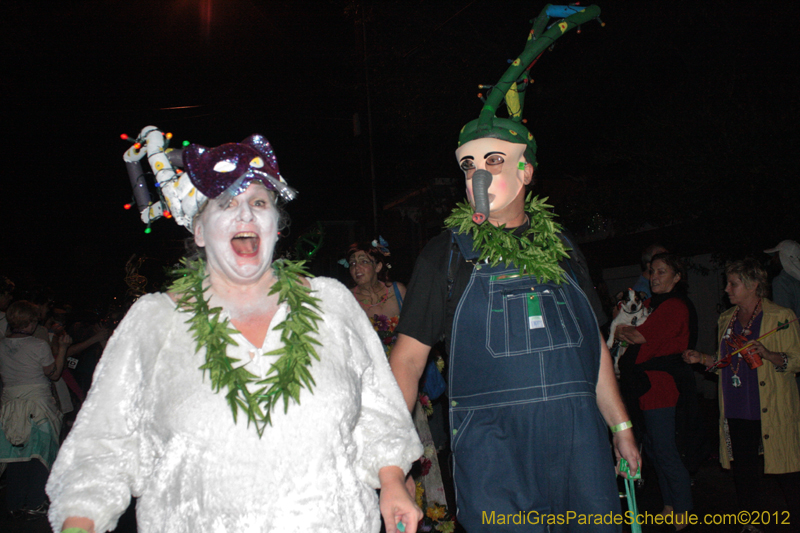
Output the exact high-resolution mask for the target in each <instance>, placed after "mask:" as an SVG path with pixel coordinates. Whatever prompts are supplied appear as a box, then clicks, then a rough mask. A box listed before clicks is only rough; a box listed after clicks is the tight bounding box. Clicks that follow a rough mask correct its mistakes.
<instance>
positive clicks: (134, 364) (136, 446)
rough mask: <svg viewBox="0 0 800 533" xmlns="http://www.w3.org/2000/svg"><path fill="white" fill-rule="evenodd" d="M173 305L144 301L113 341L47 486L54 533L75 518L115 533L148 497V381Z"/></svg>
mask: <svg viewBox="0 0 800 533" xmlns="http://www.w3.org/2000/svg"><path fill="white" fill-rule="evenodd" d="M170 304H171V301H170V300H168V297H167V296H165V295H163V294H154V295H147V296H144V297H142V298H141V299H140V300H139V301H138V302H136V304H134V306H133V307H132V308H131V309H130V311H129V312H128V314H127V316H126V317H125V319H124V320H123V321H122V322H121V323H120V325H119V327H118V328H117V330H116V332H115V333H114V335H113V336H112V337H111V339H110V340H109V342H108V345H107V346H106V349H105V351H104V352H103V357H102V359H101V360H100V363H99V364H98V366H97V369H96V371H95V374H94V382H93V385H92V388H91V390H90V391H89V394H88V397H87V399H86V402H85V403H84V404H83V407H82V409H81V412H80V414H79V415H78V418H77V420H76V422H75V426H74V427H73V429H72V431H71V432H70V434H69V437H68V438H67V440H66V441H65V442H64V445H63V446H62V448H61V450H60V451H59V454H58V458H57V459H56V461H55V464H54V465H53V470H52V472H51V474H50V477H49V480H48V482H47V493H48V494H49V496H50V500H51V502H52V505H51V506H50V512H49V518H50V523H51V524H52V526H53V530H54V531H60V530H61V525H62V523H63V521H64V519H65V518H67V517H70V516H78V517H86V518H90V519H92V520H93V521H94V523H95V530H96V531H97V533H101V532H103V531H107V530H113V529H114V528H115V527H116V524H117V520H118V519H119V517H120V516H121V515H122V513H123V512H125V510H126V509H127V508H128V505H129V503H130V497H131V495H132V494H133V495H138V491H140V490H141V485H142V480H143V477H144V476H146V470H147V469H148V467H149V466H150V465H149V461H148V459H147V457H151V456H152V454H149V453H147V448H148V444H147V443H146V442H143V439H141V438H140V435H141V431H140V424H141V422H142V419H143V418H145V417H146V413H145V407H144V403H145V402H146V400H147V396H148V391H147V386H148V380H147V376H148V375H149V372H148V370H149V369H150V367H151V365H152V360H153V359H155V358H156V355H157V353H158V351H159V348H160V346H161V345H162V344H163V339H164V338H165V336H166V335H167V333H168V331H167V330H168V328H169V324H170V323H171V315H172V314H173V313H174V311H173V310H174V305H170ZM148 358H149V359H150V361H149V362H148Z"/></svg>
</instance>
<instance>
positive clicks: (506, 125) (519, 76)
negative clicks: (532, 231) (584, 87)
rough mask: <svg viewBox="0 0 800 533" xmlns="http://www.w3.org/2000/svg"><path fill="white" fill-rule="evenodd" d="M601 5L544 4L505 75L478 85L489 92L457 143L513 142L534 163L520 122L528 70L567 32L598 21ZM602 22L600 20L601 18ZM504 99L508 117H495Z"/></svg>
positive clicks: (533, 144)
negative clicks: (522, 147) (519, 52)
mask: <svg viewBox="0 0 800 533" xmlns="http://www.w3.org/2000/svg"><path fill="white" fill-rule="evenodd" d="M599 17H600V8H599V7H597V6H594V5H592V6H587V7H584V6H579V5H566V6H554V5H550V4H547V5H546V6H545V7H544V9H542V11H541V13H539V16H538V17H536V19H534V21H533V27H532V28H531V31H530V34H529V35H528V40H527V42H526V43H525V49H524V50H523V51H522V53H521V54H520V55H519V57H518V58H516V59H515V60H514V61H513V62H512V63H511V66H509V67H508V70H506V72H505V74H503V76H502V77H501V78H500V81H498V82H497V84H496V85H494V86H487V85H481V86H480V88H481V89H488V90H489V92H488V94H487V96H486V100H485V102H484V105H483V109H482V110H481V114H480V116H479V117H478V118H477V119H475V120H473V121H471V122H469V123H467V125H466V126H464V127H463V128H461V133H460V134H459V136H458V146H461V145H462V144H464V143H468V142H469V141H474V140H475V139H483V138H485V137H491V138H495V139H500V140H503V141H508V142H512V143H518V144H525V145H527V149H526V150H525V158H526V159H527V160H528V162H529V163H531V164H532V165H534V166H536V140H535V139H534V138H533V135H532V134H531V133H530V132H529V131H528V128H526V127H525V126H524V125H523V124H522V108H523V105H524V100H525V88H526V87H527V86H528V82H529V81H528V71H529V70H530V68H531V67H532V66H533V65H534V64H535V63H536V61H538V59H539V57H540V56H541V55H542V52H544V51H545V50H546V49H547V48H549V47H550V46H552V45H553V43H554V42H555V41H556V39H558V38H559V37H561V36H562V35H564V34H565V33H567V32H568V31H569V30H571V29H573V28H575V27H577V26H580V25H581V24H583V23H584V22H587V21H590V20H592V19H597V20H598V21H600V18H599ZM600 24H601V25H602V24H603V23H602V21H600ZM504 101H505V104H506V108H507V109H508V118H503V117H497V116H496V113H497V109H498V107H500V106H501V105H502V104H503V102H504Z"/></svg>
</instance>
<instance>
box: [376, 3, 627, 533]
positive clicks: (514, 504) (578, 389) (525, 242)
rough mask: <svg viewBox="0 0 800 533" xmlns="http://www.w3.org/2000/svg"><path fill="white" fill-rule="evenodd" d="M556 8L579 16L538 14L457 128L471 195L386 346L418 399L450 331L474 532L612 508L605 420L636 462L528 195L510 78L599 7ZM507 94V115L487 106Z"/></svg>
mask: <svg viewBox="0 0 800 533" xmlns="http://www.w3.org/2000/svg"><path fill="white" fill-rule="evenodd" d="M551 7H552V6H551ZM559 7H561V8H562V9H563V10H572V11H573V12H574V14H572V15H569V16H566V18H565V19H563V20H562V21H561V22H559V24H553V25H552V27H551V29H550V30H547V31H546V32H544V29H545V28H546V27H547V26H548V24H549V18H550V16H549V14H548V13H552V11H550V8H548V11H543V12H542V13H541V14H540V15H539V17H538V18H537V19H536V21H535V22H534V30H533V34H535V35H538V36H539V38H538V40H535V39H530V40H528V45H527V46H526V48H525V50H524V51H523V54H521V55H520V57H519V58H518V59H517V60H516V61H514V62H513V64H512V66H511V67H510V68H509V70H508V71H507V72H506V74H505V75H504V76H503V78H502V79H501V81H500V83H498V84H497V85H495V86H494V88H493V89H492V92H491V93H490V94H489V97H488V98H487V101H486V105H485V106H484V108H483V112H482V113H481V116H480V118H478V119H477V120H474V121H472V122H470V123H468V124H467V125H466V126H465V127H464V128H463V129H462V131H461V135H460V137H459V143H458V148H457V150H456V159H457V161H458V164H459V166H460V168H461V169H462V171H463V172H464V176H465V184H466V194H467V198H468V203H462V204H459V206H458V207H457V208H456V209H455V210H454V211H453V212H452V214H451V216H450V217H449V218H448V219H447V220H446V221H445V225H446V226H447V227H448V230H446V231H445V232H443V233H442V234H440V235H439V236H437V237H435V238H434V239H433V240H431V241H430V242H429V243H428V245H427V246H426V247H425V249H424V250H423V251H422V253H421V255H420V257H419V258H418V260H417V264H416V266H415V268H414V273H413V275H412V278H411V282H410V284H409V287H408V293H407V295H406V299H405V302H404V308H403V314H402V316H401V319H400V324H399V326H398V332H399V335H398V340H397V343H396V344H395V347H394V350H393V351H392V354H391V357H390V362H391V366H392V371H393V372H394V375H395V377H396V378H397V381H398V383H399V384H400V388H401V390H402V391H403V395H404V397H405V400H406V403H407V405H408V408H409V409H412V408H413V407H414V404H415V403H416V400H417V384H418V381H419V378H420V376H421V374H422V371H423V369H424V368H425V363H426V361H427V358H428V353H429V351H430V349H431V346H432V345H433V344H435V343H436V342H438V341H439V339H440V338H444V340H445V345H446V349H447V352H448V354H449V366H448V386H449V401H450V431H451V435H450V437H451V450H452V457H453V461H454V483H455V487H456V493H457V502H456V505H457V510H458V514H457V518H458V522H459V523H460V524H461V525H463V526H464V528H465V529H466V530H467V531H469V532H470V533H474V532H477V531H491V530H496V529H497V528H498V525H497V524H495V523H487V521H486V519H485V517H486V516H489V515H490V514H491V515H492V516H495V514H497V515H509V514H515V515H520V514H521V515H524V516H526V517H530V516H533V517H537V516H541V515H542V514H549V515H558V514H565V513H567V512H575V513H587V514H595V513H597V514H607V513H619V512H620V503H619V494H618V490H617V486H616V482H615V474H614V464H613V460H612V449H611V448H612V447H611V446H609V433H608V432H609V428H610V429H611V431H612V432H613V450H614V452H615V453H616V457H617V458H618V459H619V458H621V457H624V458H625V459H626V460H627V461H628V463H629V464H630V468H631V472H633V473H634V474H635V472H636V471H637V470H638V468H639V452H638V448H637V446H636V442H635V440H634V438H633V434H632V430H631V425H630V422H629V420H628V415H627V413H626V410H625V407H624V405H623V403H622V400H621V398H620V396H619V392H618V389H617V384H616V379H615V377H614V371H613V365H612V362H611V356H610V354H609V352H608V348H607V347H606V345H605V342H604V341H603V338H602V335H601V334H600V331H599V328H598V325H597V321H596V319H595V316H594V314H593V312H592V309H591V306H590V304H589V301H588V300H587V298H586V295H585V294H584V292H583V291H581V290H580V288H579V287H578V282H577V281H576V279H575V278H574V277H573V275H572V273H571V271H570V270H571V269H570V267H569V265H568V263H567V260H568V252H567V247H566V246H565V244H564V241H563V240H562V239H561V238H560V235H559V229H560V227H559V225H558V224H556V223H555V222H554V221H553V220H552V217H553V215H552V214H551V213H550V212H549V210H548V208H549V206H547V205H546V204H544V202H543V201H541V200H539V199H538V198H535V197H532V196H531V195H528V196H527V198H526V188H527V187H528V186H529V185H531V184H532V182H533V174H534V166H535V165H536V143H535V141H534V139H533V136H532V135H531V134H530V133H529V132H528V130H527V129H526V128H525V126H523V125H522V123H521V115H520V112H521V109H520V108H519V107H515V106H517V105H518V104H519V103H520V99H521V98H520V95H519V94H518V91H517V89H518V88H521V87H522V85H523V84H524V83H525V81H527V80H526V79H524V78H525V76H526V74H525V73H526V72H527V71H526V67H528V66H529V65H530V64H531V62H532V61H533V60H534V59H535V58H536V57H537V56H538V55H539V54H540V53H541V52H542V51H543V49H544V48H545V47H546V46H548V45H549V44H550V43H551V42H552V40H553V39H555V38H556V37H558V36H559V35H560V34H561V33H562V32H564V31H566V29H569V28H572V27H574V26H575V25H576V24H580V23H582V22H586V21H588V20H590V19H592V18H595V17H596V16H597V15H598V14H599V9H597V8H596V6H590V7H585V8H584V7H582V6H559ZM540 31H542V32H544V34H543V35H539V32H540ZM512 86H513V87H514V88H513V89H512V88H511V87H512ZM504 98H505V100H506V104H507V105H508V106H509V113H510V115H511V118H498V117H497V116H495V109H496V108H497V106H498V105H499V104H500V103H501V102H502V100H503V99H504ZM565 268H566V271H565ZM489 520H490V521H491V518H490V519H489ZM508 527H512V528H515V527H518V526H512V525H509V526H508ZM545 527H547V526H545V525H544V524H541V525H538V526H537V525H536V524H529V525H527V524H526V526H523V529H525V530H535V531H543V530H544V529H545ZM570 527H571V526H570V525H567V524H560V525H559V524H551V525H550V528H549V531H566V530H568V529H569V528H570ZM593 527H594V529H593V530H594V531H620V530H621V526H620V525H614V524H606V525H596V526H593ZM500 529H503V527H502V526H500Z"/></svg>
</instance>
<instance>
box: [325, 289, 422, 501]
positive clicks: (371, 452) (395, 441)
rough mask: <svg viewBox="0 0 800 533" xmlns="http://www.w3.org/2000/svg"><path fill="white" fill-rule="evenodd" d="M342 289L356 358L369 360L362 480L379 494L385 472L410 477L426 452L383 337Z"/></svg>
mask: <svg viewBox="0 0 800 533" xmlns="http://www.w3.org/2000/svg"><path fill="white" fill-rule="evenodd" d="M340 287H341V292H342V294H341V296H337V300H338V301H339V302H340V303H339V306H340V307H341V308H342V312H343V313H344V316H347V317H349V318H348V322H349V323H350V326H351V327H352V330H353V331H354V332H355V337H354V339H353V341H354V343H355V344H357V345H356V346H353V352H354V353H358V352H359V351H361V352H363V351H366V357H367V364H366V367H365V369H364V372H363V374H362V376H361V412H360V415H359V419H358V423H357V424H356V427H355V430H354V431H353V437H354V440H355V442H356V445H357V446H358V452H357V459H356V474H357V475H358V477H359V478H360V479H361V480H362V481H364V482H365V483H366V484H368V485H369V486H371V487H373V488H379V487H380V482H379V480H378V472H379V471H380V469H381V468H383V467H385V466H398V467H400V468H401V469H402V470H403V472H406V473H407V472H408V470H409V469H410V468H411V463H413V462H414V461H416V460H417V459H419V457H420V456H421V455H422V451H423V449H422V444H421V443H420V440H419V436H418V435H417V431H416V429H414V423H413V421H412V420H411V414H410V413H409V412H408V408H407V407H406V404H405V401H404V400H403V395H402V393H401V392H400V387H399V386H398V385H397V382H396V381H395V379H394V376H393V375H392V371H391V369H390V368H389V362H388V361H387V359H386V353H385V352H384V351H383V345H382V344H381V341H380V339H379V338H378V335H377V333H375V330H374V329H373V328H372V324H371V323H370V321H369V319H368V318H367V316H366V314H364V311H362V310H361V308H360V307H359V305H358V303H357V302H356V300H355V298H353V296H352V294H351V293H350V291H348V290H347V289H345V288H344V287H343V286H340ZM358 345H360V346H358Z"/></svg>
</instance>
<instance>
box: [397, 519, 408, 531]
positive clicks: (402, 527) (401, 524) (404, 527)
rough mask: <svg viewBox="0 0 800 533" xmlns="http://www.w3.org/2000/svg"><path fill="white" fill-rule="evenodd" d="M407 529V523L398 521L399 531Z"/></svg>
mask: <svg viewBox="0 0 800 533" xmlns="http://www.w3.org/2000/svg"><path fill="white" fill-rule="evenodd" d="M405 530H406V525H405V524H404V523H402V522H398V523H397V531H399V532H400V533H403V532H404V531H405Z"/></svg>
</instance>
